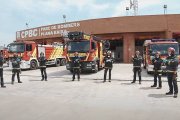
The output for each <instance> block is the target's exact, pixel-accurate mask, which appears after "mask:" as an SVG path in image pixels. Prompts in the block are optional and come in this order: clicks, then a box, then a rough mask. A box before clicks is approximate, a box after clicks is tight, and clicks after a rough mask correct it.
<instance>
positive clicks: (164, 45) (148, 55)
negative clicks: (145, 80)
mask: <svg viewBox="0 0 180 120" xmlns="http://www.w3.org/2000/svg"><path fill="white" fill-rule="evenodd" d="M169 47H173V48H174V49H175V50H176V53H175V54H176V55H177V56H178V59H179V43H178V42H176V41H175V39H152V40H146V41H145V42H144V45H143V49H144V50H143V58H144V62H143V65H144V68H145V69H147V73H148V74H149V73H152V72H153V65H152V59H153V58H154V55H155V53H156V52H157V51H159V52H160V53H161V58H162V59H163V60H165V59H166V57H167V56H168V48H169ZM162 69H163V72H165V66H164V65H163V68H162Z"/></svg>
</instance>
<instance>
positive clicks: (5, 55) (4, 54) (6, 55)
mask: <svg viewBox="0 0 180 120" xmlns="http://www.w3.org/2000/svg"><path fill="white" fill-rule="evenodd" d="M0 51H1V53H2V55H3V57H4V61H5V63H6V62H8V58H9V55H8V49H7V48H6V47H3V48H2V49H1V50H0Z"/></svg>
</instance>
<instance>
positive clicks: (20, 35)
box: [16, 22, 80, 40]
mask: <svg viewBox="0 0 180 120" xmlns="http://www.w3.org/2000/svg"><path fill="white" fill-rule="evenodd" d="M78 27H80V23H79V22H73V23H64V24H57V25H50V26H44V27H39V28H33V29H28V30H22V31H18V32H16V39H17V40H26V39H38V38H45V37H50V36H51V37H53V36H66V35H67V34H68V32H69V29H71V28H78Z"/></svg>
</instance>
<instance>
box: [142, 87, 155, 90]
mask: <svg viewBox="0 0 180 120" xmlns="http://www.w3.org/2000/svg"><path fill="white" fill-rule="evenodd" d="M139 89H141V90H152V89H156V88H152V87H141V88H139Z"/></svg>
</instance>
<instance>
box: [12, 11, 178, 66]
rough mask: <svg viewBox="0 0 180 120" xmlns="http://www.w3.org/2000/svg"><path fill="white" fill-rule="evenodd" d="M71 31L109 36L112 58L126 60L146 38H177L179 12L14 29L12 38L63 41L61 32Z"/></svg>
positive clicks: (103, 38) (107, 38) (127, 60)
mask: <svg viewBox="0 0 180 120" xmlns="http://www.w3.org/2000/svg"><path fill="white" fill-rule="evenodd" d="M72 31H82V32H85V33H87V34H93V35H96V36H98V37H101V38H102V40H109V41H110V44H111V45H110V50H111V51H112V52H113V53H114V57H115V60H116V61H117V62H124V63H128V62H130V61H131V56H132V55H133V54H134V52H135V50H139V51H142V50H143V47H142V46H143V43H144V41H145V40H147V39H153V38H174V39H176V40H177V41H179V42H180V14H173V15H148V16H126V17H112V18H102V19H91V20H83V21H75V22H67V23H61V24H54V25H48V26H41V27H37V28H32V29H26V30H22V31H18V32H16V40H17V41H22V40H25V41H27V40H30V41H35V42H37V43H40V44H53V43H54V42H63V36H64V35H66V34H67V33H68V32H72Z"/></svg>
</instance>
